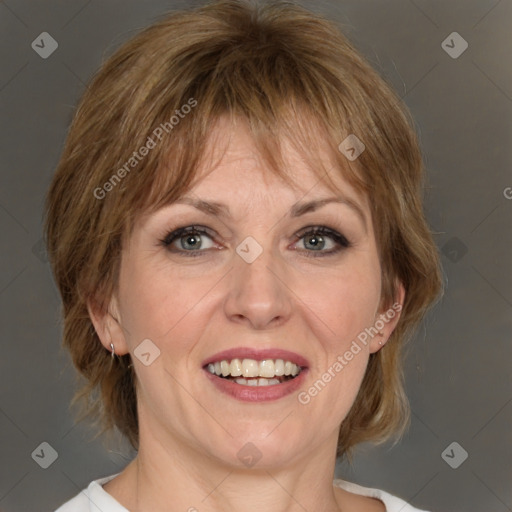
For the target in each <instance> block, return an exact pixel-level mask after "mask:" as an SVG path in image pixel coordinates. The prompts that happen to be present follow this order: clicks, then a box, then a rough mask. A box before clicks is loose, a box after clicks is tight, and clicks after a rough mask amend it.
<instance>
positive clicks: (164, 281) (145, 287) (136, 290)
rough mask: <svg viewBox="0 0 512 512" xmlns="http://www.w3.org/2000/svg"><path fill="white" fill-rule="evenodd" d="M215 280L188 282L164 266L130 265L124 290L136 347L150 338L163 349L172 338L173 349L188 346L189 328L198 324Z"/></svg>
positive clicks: (127, 323) (126, 323)
mask: <svg viewBox="0 0 512 512" xmlns="http://www.w3.org/2000/svg"><path fill="white" fill-rule="evenodd" d="M210 281H211V279H208V277H207V276H204V277H203V278H200V279H184V278H183V276H181V275H179V274H178V273H177V272H175V271H174V272H173V271H172V268H171V267H170V265H169V263H168V262H165V264H164V265H160V264H153V265H148V264H144V262H142V261H133V262H128V263H127V265H126V266H125V267H124V268H123V269H122V273H121V282H122V283H123V287H122V288H120V296H121V301H122V302H121V304H122V312H123V315H122V316H123V324H124V326H125V328H126V331H127V333H128V335H129V337H130V339H131V343H130V344H131V345H132V346H134V345H136V344H137V343H139V342H140V341H141V340H142V339H145V338H149V339H151V340H152V341H154V342H155V343H156V344H157V345H159V346H163V344H164V343H166V342H167V341H168V340H169V339H172V340H173V346H175V347H176V348H178V349H179V345H187V344H188V341H187V333H188V332H189V331H190V329H187V325H188V326H189V327H190V322H191V318H194V325H196V321H197V320H198V316H199V319H200V318H201V315H197V314H196V312H198V311H199V310H200V309H201V308H200V303H201V302H202V301H204V300H205V299H204V296H205V294H206V293H207V292H208V290H210V289H211V288H212V282H210Z"/></svg>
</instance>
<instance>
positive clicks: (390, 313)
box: [370, 282, 405, 354]
mask: <svg viewBox="0 0 512 512" xmlns="http://www.w3.org/2000/svg"><path fill="white" fill-rule="evenodd" d="M396 288H397V296H396V297H395V301H394V303H393V304H392V305H391V306H389V305H388V307H387V308H384V307H381V308H380V309H379V311H378V313H377V315H376V317H375V321H374V322H373V328H374V329H375V331H376V333H375V335H374V336H373V337H372V341H371V342H370V353H371V354H373V353H374V352H377V351H379V350H380V349H381V348H382V347H383V346H384V345H385V344H386V343H387V341H388V340H389V337H390V336H391V334H392V332H393V331H394V330H395V327H396V325H397V324H398V320H400V315H401V312H402V308H403V304H404V299H405V288H404V286H403V284H402V283H401V282H398V283H397V286H396Z"/></svg>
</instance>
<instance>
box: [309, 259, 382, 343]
mask: <svg viewBox="0 0 512 512" xmlns="http://www.w3.org/2000/svg"><path fill="white" fill-rule="evenodd" d="M380 288H381V283H380V268H379V267H378V265H375V262H374V261H372V260H370V259H368V261H367V262H365V260H364V258H359V260H358V258H356V257H354V258H353V259H352V260H351V261H350V264H348V262H347V264H346V265H344V266H340V269H339V270H338V271H337V272H335V273H333V272H330V273H328V274H327V273H326V274H324V275H319V274H317V275H315V276H310V277H307V278H306V279H305V280H304V281H303V283H302V286H301V289H302V290H301V295H300V296H301V297H304V298H305V299H304V302H305V303H306V304H307V305H308V307H309V309H310V310H311V311H312V312H314V313H315V314H316V317H317V320H316V324H317V325H318V326H319V327H320V328H321V331H322V332H323V333H324V334H323V336H321V337H322V338H323V339H328V340H329V342H330V343H332V344H333V345H334V346H336V347H337V348H339V349H341V348H343V347H344V345H345V344H347V343H348V344H350V342H351V340H353V339H354V338H355V337H356V336H357V335H358V334H359V333H360V332H361V331H364V329H365V328H367V327H369V326H371V325H373V322H374V320H375V314H376V312H377V308H378V304H379V299H380Z"/></svg>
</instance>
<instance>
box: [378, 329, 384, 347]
mask: <svg viewBox="0 0 512 512" xmlns="http://www.w3.org/2000/svg"><path fill="white" fill-rule="evenodd" d="M379 336H384V334H382V333H381V332H379ZM379 345H382V341H379Z"/></svg>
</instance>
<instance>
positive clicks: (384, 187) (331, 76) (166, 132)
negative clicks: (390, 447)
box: [46, 1, 441, 512]
mask: <svg viewBox="0 0 512 512" xmlns="http://www.w3.org/2000/svg"><path fill="white" fill-rule="evenodd" d="M422 179H423V164H422V159H421V154H420V150H419V148H418V142H417V139H416V136H415V133H414V130H413V129H412V123H411V122H410V119H409V117H408V114H407V111H406V109H405V108H404V107H403V105H401V104H400V102H399V100H398V98H397V97H396V96H395V95H394V93H393V92H392V91H391V90H390V89H389V87H388V86H387V85H386V84H385V83H384V81H383V80H382V79H381V78H380V77H379V76H378V75H377V74H376V73H375V71H373V70H372V69H371V67H370V66H369V65H368V64H367V63H366V62H365V61H364V59H363V58H362V57H361V56H360V55H359V54H358V53H357V52H356V51H355V50H354V48H353V47H352V46H351V45H350V44H349V42H348V41H347V40H346V39H345V37H344V36H343V35H341V34H340V32H339V31H338V29H337V28H336V27H335V26H334V25H333V24H331V23H330V22H328V21H326V20H324V19H322V18H320V17H317V16H315V15H313V14H312V13H310V12H308V11H306V10H304V9H303V8H300V7H297V6H293V5H291V4H286V3H276V2H273V3H270V4H267V5H264V6H260V7H257V6H254V5H252V4H249V3H245V2H239V1H217V2H213V3H211V4H208V5H206V6H204V7H202V8H198V9H195V10H189V11H184V12H179V13H175V14H172V15H170V16H167V17H166V18H164V19H162V20H161V21H159V22H158V23H156V24H154V25H153V26H151V27H149V28H148V29H146V30H144V31H143V32H142V33H140V34H139V35H137V36H136V37H135V38H133V39H132V40H131V41H129V42H128V43H126V44H125V45H124V46H122V47H121V48H120V49H119V50H118V51H117V52H116V53H115V54H114V55H113V56H112V57H111V58H110V59H109V60H108V61H107V62H106V63H105V64H104V65H103V66H102V68H101V70H100V71H99V73H98V74H97V75H96V77H95V78H94V80H93V82H92V84H91V85H90V87H89V88H88V89H87V91H86V93H85V95H84V97H83V98H82V100H81V103H80V105H79V108H78V110H77V112H76V115H75V118H74V120H73V123H72V126H71V129H70V132H69V135H68V139H67V142H66V146H65V149H64V152H63V155H62V159H61V162H60V164H59V167H58V169H57V171H56V174H55V176H54V179H53V182H52V184H51V187H50V190H49V193H48V198H47V217H46V234H47V243H48V252H49V256H50V259H51V264H52V268H53V271H54V275H55V279H56V282H57V284H58V286H59V289H60V292H61V295H62V300H63V305H64V307H63V315H64V333H63V338H64V341H63V343H64V345H65V346H66V347H67V348H68V349H69V350H70V352H71V355H72V359H73V362H74V364H75V366H76V367H77V369H78V370H79V372H80V373H81V374H82V375H83V376H85V378H86V381H87V384H86V386H85V387H84V388H83V389H82V390H81V391H80V392H79V393H78V395H77V397H76V399H77V400H79V399H81V400H83V402H84V403H85V404H86V408H85V414H89V415H91V416H95V417H99V418H101V420H102V423H103V430H104V431H105V430H109V429H111V428H113V427H117V428H118V429H119V430H120V431H121V432H122V433H123V434H124V436H126V438H127V439H128V440H129V441H130V443H131V444H132V446H133V447H134V448H135V449H136V450H137V456H136V457H135V458H134V460H133V461H132V462H131V463H130V464H128V466H127V467H126V468H125V469H124V470H123V471H122V472H121V473H119V474H117V475H110V476H108V477H105V478H100V479H98V480H95V481H93V482H92V483H91V485H90V486H89V487H88V489H86V490H84V492H83V493H80V494H79V495H78V496H76V497H75V498H74V499H72V500H71V501H69V502H67V503H66V504H64V505H63V506H62V507H60V508H59V509H58V510H59V512H67V511H74V512H78V511H88V510H97V509H100V510H102V511H103V512H107V511H126V510H130V511H132V512H136V511H149V510H151V511H164V510H165V511H170V510H172V511H174V510H176V511H186V510H188V511H196V510H197V511H201V512H202V511H232V510H240V509H243V508H247V507H250V508H251V509H255V510H266V511H278V510H279V511H285V510H286V511H298V510H301V511H303V510H308V511H310V512H313V511H341V510H342V511H344V512H355V511H357V512H366V511H368V512H369V511H388V512H391V511H398V510H404V507H405V506H407V505H406V504H405V503H404V502H403V501H402V500H401V499H399V498H397V497H394V496H392V495H390V494H389V493H386V492H385V491H381V490H377V489H369V488H364V487H361V486H358V485H356V484H352V483H349V482H345V481H343V480H339V479H338V480H334V481H333V478H334V467H335V461H336V456H337V455H338V456H349V455H350V452H351V449H352V448H353V447H354V446H355V445H356V444H358V443H360V442H363V441H374V442H382V441H384V440H385V439H388V438H389V437H390V436H392V435H393V434H395V435H397V436H398V435H399V434H400V433H402V432H403V431H404V429H405V427H406V425H407V420H408V408H407V400H406V398H405V395H404V391H403V385H402V373H401V366H400V365H401V351H402V347H403V344H404V342H405V341H406V340H407V339H408V338H409V337H410V336H411V335H412V333H413V332H414V329H415V327H416V326H417V325H418V322H419V321H420V320H421V318H422V317H423V315H424V314H425V312H426V311H427V309H428V308H429V307H430V306H431V304H432V303H433V302H434V301H435V299H436V298H437V297H438V296H439V293H440V288H441V279H440V270H439V260H438V255H437V249H436V246H435V244H434V243H433V241H432V237H431V234H430V231H429V229H428V226H427V224H426V222H425V218H424V214H423V210H422V204H421V193H422ZM96 389H98V390H99V391H100V394H99V397H98V398H97V399H92V401H91V400H90V396H92V393H93V392H94V391H95V390H96ZM88 400H89V401H88ZM407 510H417V509H414V508H412V507H409V508H407Z"/></svg>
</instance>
